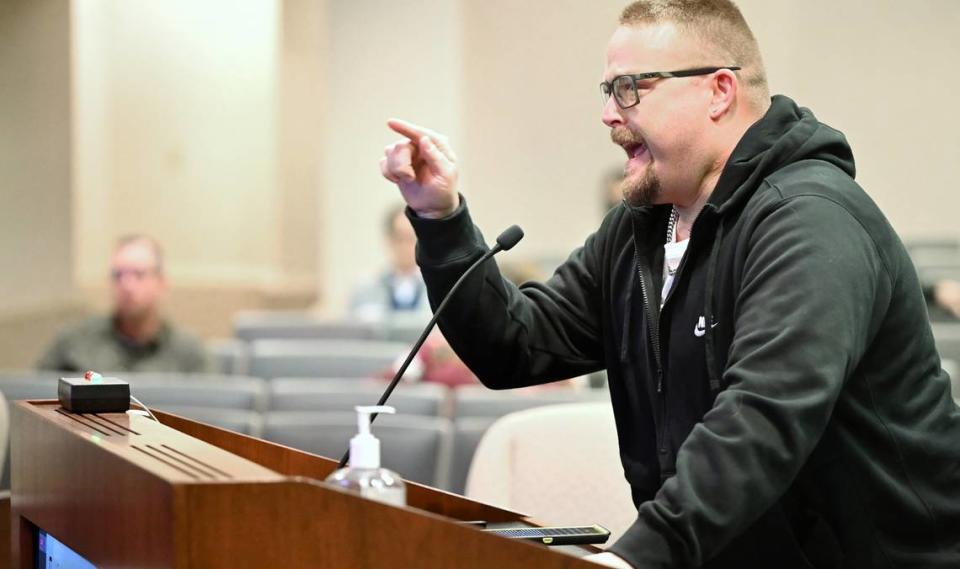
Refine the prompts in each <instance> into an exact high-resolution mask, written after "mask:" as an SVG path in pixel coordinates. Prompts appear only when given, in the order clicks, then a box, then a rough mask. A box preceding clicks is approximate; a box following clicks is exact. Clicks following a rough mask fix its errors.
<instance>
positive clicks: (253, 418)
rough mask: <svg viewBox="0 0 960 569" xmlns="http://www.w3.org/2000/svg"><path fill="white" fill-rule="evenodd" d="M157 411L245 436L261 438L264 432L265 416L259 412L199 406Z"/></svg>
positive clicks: (164, 406) (164, 407) (167, 408)
mask: <svg viewBox="0 0 960 569" xmlns="http://www.w3.org/2000/svg"><path fill="white" fill-rule="evenodd" d="M157 409H160V410H162V411H166V412H168V413H173V414H174V415H180V416H181V417H186V418H188V419H193V420H195V421H200V422H201V423H207V424H208V425H213V426H214V427H220V428H221V429H227V430H229V431H234V432H237V433H242V434H244V435H250V436H254V437H259V436H260V433H261V432H262V431H263V416H262V415H261V414H260V413H259V412H257V411H244V410H237V409H222V408H219V407H203V406H198V405H163V406H157Z"/></svg>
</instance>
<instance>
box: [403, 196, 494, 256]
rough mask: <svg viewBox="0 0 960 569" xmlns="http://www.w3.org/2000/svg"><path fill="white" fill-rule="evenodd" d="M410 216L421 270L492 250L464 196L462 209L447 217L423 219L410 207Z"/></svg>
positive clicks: (461, 204)
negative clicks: (472, 216) (472, 217)
mask: <svg viewBox="0 0 960 569" xmlns="http://www.w3.org/2000/svg"><path fill="white" fill-rule="evenodd" d="M406 214H407V218H408V219H409V220H410V224H411V225H413V230H414V232H415V233H416V234H417V264H418V265H420V266H421V267H431V266H441V265H446V264H449V263H453V262H456V261H460V260H463V259H466V258H470V257H474V256H476V255H477V253H478V252H479V253H481V254H482V253H484V252H486V251H487V249H488V247H487V245H486V243H485V242H484V240H483V235H482V234H481V233H480V230H479V229H477V228H476V226H474V224H473V220H472V219H471V217H470V211H469V210H468V209H467V200H466V199H465V198H464V197H463V195H461V196H460V206H459V207H457V209H456V210H454V212H453V213H451V214H450V215H448V216H447V217H444V218H441V219H426V218H422V217H420V216H418V215H417V214H416V212H414V211H413V210H412V209H410V208H409V207H408V208H407V209H406Z"/></svg>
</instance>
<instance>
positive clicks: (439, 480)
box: [263, 411, 452, 487]
mask: <svg viewBox="0 0 960 569" xmlns="http://www.w3.org/2000/svg"><path fill="white" fill-rule="evenodd" d="M451 430H452V427H451V425H450V420H449V419H446V418H442V417H423V416H416V415H385V414H381V415H380V416H378V417H377V419H376V422H374V424H373V434H374V435H375V436H376V437H377V438H378V439H380V446H381V451H380V452H381V465H382V466H383V467H384V468H389V469H390V470H393V471H395V472H397V473H399V474H400V476H401V477H403V478H404V479H407V480H412V481H414V482H420V483H423V484H429V485H431V486H440V487H442V486H443V484H445V480H444V477H445V471H444V469H443V465H446V464H447V457H446V453H447V452H449V438H450V433H451ZM355 434H357V415H356V413H332V412H331V413H306V412H298V411H272V412H270V413H267V414H266V416H265V419H264V424H263V438H264V439H266V440H268V441H274V442H277V443H280V444H284V445H287V446H291V447H293V448H297V449H300V450H304V451H307V452H312V453H315V454H319V455H322V456H325V457H327V458H332V459H334V460H339V459H340V457H341V456H343V453H344V452H345V451H346V450H347V448H348V447H349V444H350V439H351V438H352V437H353V436H354V435H355Z"/></svg>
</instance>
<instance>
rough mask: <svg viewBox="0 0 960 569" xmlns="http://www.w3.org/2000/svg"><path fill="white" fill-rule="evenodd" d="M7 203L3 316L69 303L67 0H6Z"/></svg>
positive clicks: (0, 18)
mask: <svg viewBox="0 0 960 569" xmlns="http://www.w3.org/2000/svg"><path fill="white" fill-rule="evenodd" d="M0 204H2V205H0V266H2V267H3V269H2V274H0V315H11V314H14V315H15V314H21V313H24V312H27V311H30V310H34V309H36V308H37V307H39V306H47V305H50V304H63V303H65V302H68V301H69V300H70V299H71V293H72V275H71V272H72V269H71V268H72V259H71V254H70V235H71V223H72V219H71V211H70V5H69V4H68V3H67V2H61V1H58V0H5V1H4V2H0Z"/></svg>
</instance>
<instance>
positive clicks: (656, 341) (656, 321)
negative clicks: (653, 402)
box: [633, 206, 707, 454]
mask: <svg viewBox="0 0 960 569" xmlns="http://www.w3.org/2000/svg"><path fill="white" fill-rule="evenodd" d="M705 209H707V208H706V206H704V208H703V209H702V210H700V212H699V213H697V217H696V219H694V221H693V225H692V226H691V228H690V238H691V239H692V237H693V229H694V228H695V227H696V225H697V222H698V221H699V220H700V217H701V215H702V214H703V211H704V210H705ZM641 242H642V241H641V240H640V239H639V238H638V236H637V233H636V231H634V243H636V244H637V245H636V247H638V246H639V244H640V243H641ZM691 243H692V241H691ZM689 257H690V255H684V256H683V259H681V260H680V265H679V266H678V267H677V273H676V275H675V276H674V278H675V279H678V278H679V276H680V273H681V272H682V271H683V267H684V265H685V264H686V263H687V259H688V258H689ZM633 260H634V264H635V265H636V267H637V276H639V278H640V294H641V295H642V296H643V309H644V311H646V314H647V320H648V321H650V324H649V326H648V327H649V328H650V333H651V335H652V338H651V343H652V344H653V358H654V361H655V363H656V366H657V395H658V397H659V399H660V421H659V425H658V426H657V445H658V447H659V451H660V453H661V454H666V452H667V448H666V441H665V440H664V437H665V434H666V428H667V425H666V423H667V397H666V395H665V394H664V393H663V359H662V357H661V354H660V315H661V313H662V308H665V307H666V306H667V302H668V301H669V300H670V298H671V297H672V296H673V292H674V291H675V290H676V288H677V287H676V286H673V287H671V288H670V292H668V293H667V298H665V299H664V301H663V307H661V310H658V311H657V313H656V317H655V318H654V317H653V314H654V313H653V311H652V310H651V309H650V306H651V304H650V294H649V292H648V289H647V280H646V278H644V271H643V265H641V264H640V253H639V251H638V250H637V249H636V248H635V249H634V252H633ZM674 285H676V281H674Z"/></svg>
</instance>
